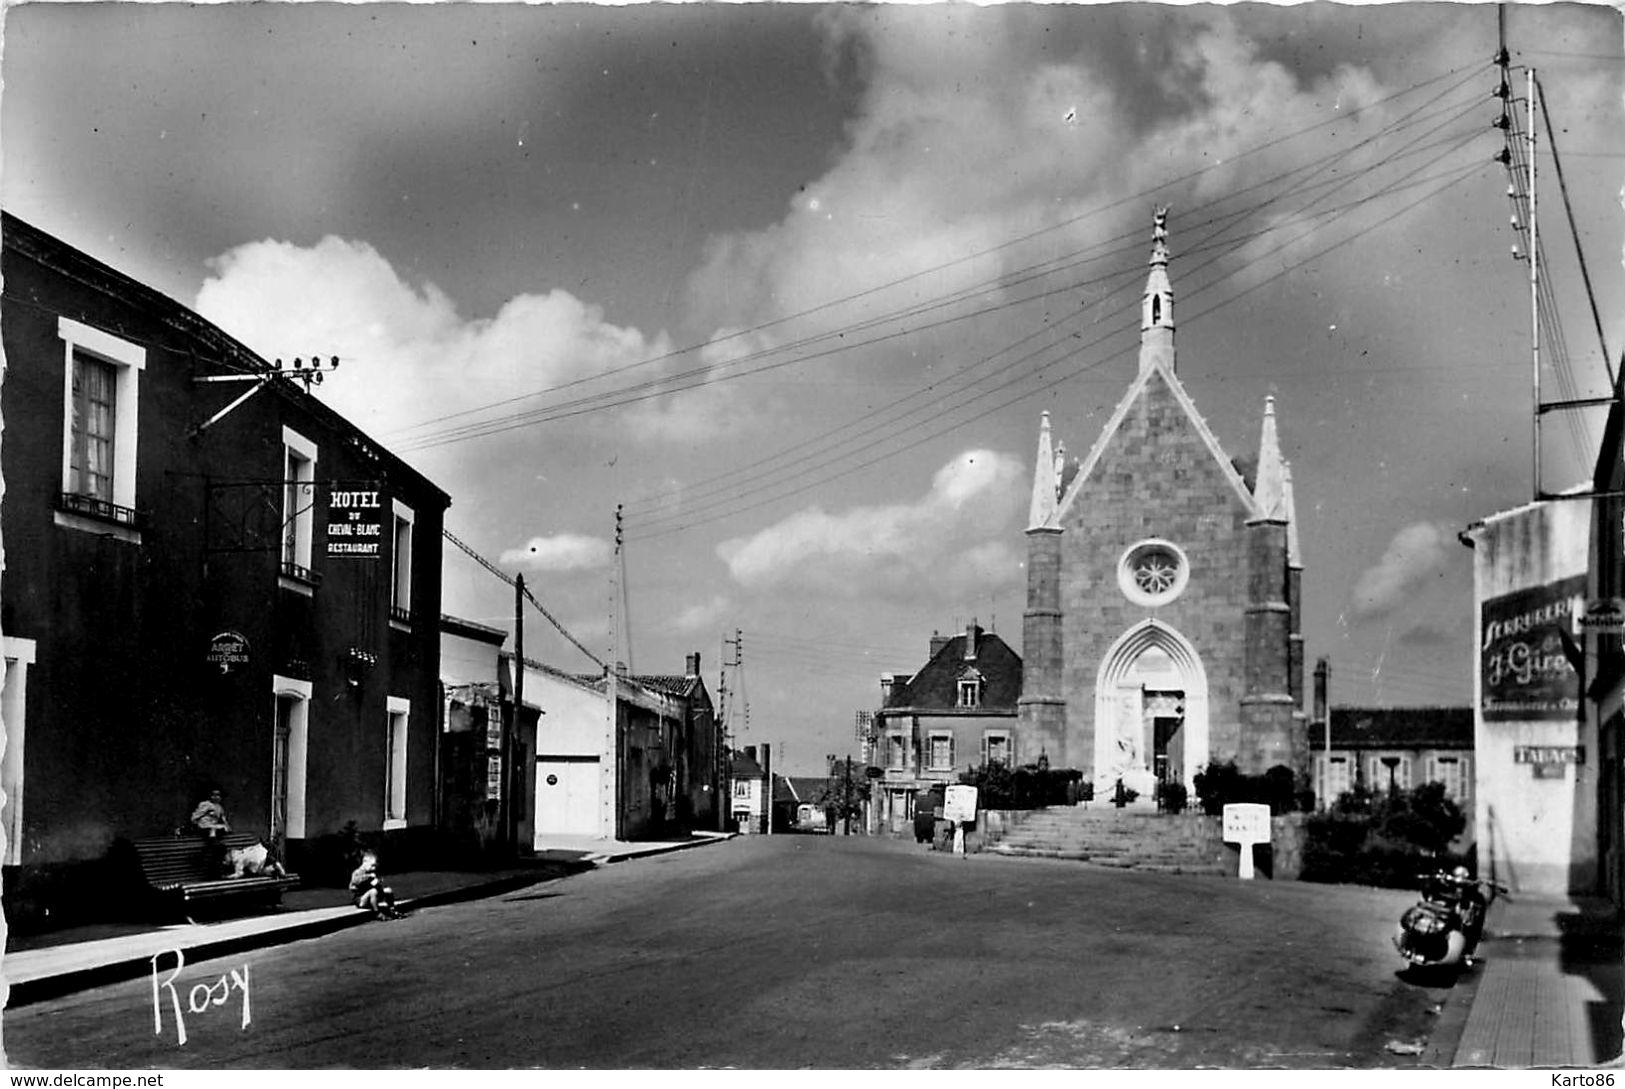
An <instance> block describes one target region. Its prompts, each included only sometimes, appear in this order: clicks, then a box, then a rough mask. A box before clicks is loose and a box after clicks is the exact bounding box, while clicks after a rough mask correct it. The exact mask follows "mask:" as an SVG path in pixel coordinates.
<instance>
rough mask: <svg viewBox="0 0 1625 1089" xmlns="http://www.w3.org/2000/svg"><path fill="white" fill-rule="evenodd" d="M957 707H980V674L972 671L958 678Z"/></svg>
mask: <svg viewBox="0 0 1625 1089" xmlns="http://www.w3.org/2000/svg"><path fill="white" fill-rule="evenodd" d="M959 706H961V707H980V706H982V678H981V675H980V674H978V673H975V672H974V671H973V672H971V673H967V674H966V675H965V676H963V677H961V678H959Z"/></svg>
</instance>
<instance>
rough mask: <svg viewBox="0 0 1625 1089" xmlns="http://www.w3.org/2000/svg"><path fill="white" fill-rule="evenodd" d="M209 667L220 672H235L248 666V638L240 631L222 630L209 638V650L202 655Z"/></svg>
mask: <svg viewBox="0 0 1625 1089" xmlns="http://www.w3.org/2000/svg"><path fill="white" fill-rule="evenodd" d="M203 660H204V661H205V662H206V663H208V665H209V668H211V669H218V670H219V671H220V672H221V673H236V672H237V671H238V670H241V669H245V668H247V666H248V638H247V637H246V636H244V635H243V634H242V633H241V632H235V631H223V632H221V633H220V634H219V635H216V636H215V637H214V638H213V639H210V640H209V651H208V653H207V654H205V655H204V656H203Z"/></svg>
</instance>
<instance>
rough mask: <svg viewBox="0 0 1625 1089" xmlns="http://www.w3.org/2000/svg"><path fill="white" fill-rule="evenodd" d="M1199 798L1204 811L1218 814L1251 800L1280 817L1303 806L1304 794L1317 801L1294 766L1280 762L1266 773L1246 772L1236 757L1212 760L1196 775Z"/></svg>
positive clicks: (1210, 814) (1310, 800) (1311, 800)
mask: <svg viewBox="0 0 1625 1089" xmlns="http://www.w3.org/2000/svg"><path fill="white" fill-rule="evenodd" d="M1195 780H1196V798H1197V801H1198V804H1200V805H1201V807H1202V812H1204V813H1206V814H1207V815H1208V816H1210V817H1217V816H1219V815H1220V814H1221V813H1223V812H1224V807H1225V806H1227V805H1231V804H1235V803H1244V802H1252V803H1256V804H1262V805H1267V806H1269V807H1270V813H1271V814H1272V815H1274V816H1280V815H1281V814H1282V813H1291V812H1293V811H1294V810H1296V809H1298V808H1300V806H1301V803H1302V802H1303V801H1304V798H1305V796H1307V799H1308V801H1309V804H1310V805H1311V806H1313V804H1314V793H1313V791H1309V790H1307V789H1304V788H1302V787H1301V786H1300V784H1299V782H1298V779H1297V776H1296V775H1294V774H1293V771H1292V769H1291V768H1289V767H1287V766H1286V765H1284V764H1277V765H1275V766H1274V767H1273V768H1270V769H1269V770H1268V771H1266V772H1265V773H1264V774H1263V775H1244V774H1243V773H1242V772H1241V771H1240V770H1238V769H1237V767H1236V763H1235V761H1234V760H1227V761H1225V762H1224V763H1223V764H1221V763H1219V762H1218V761H1216V760H1215V761H1212V762H1210V763H1209V764H1208V766H1207V769H1206V770H1205V771H1199V772H1197V773H1196V776H1195Z"/></svg>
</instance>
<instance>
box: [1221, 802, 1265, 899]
mask: <svg viewBox="0 0 1625 1089" xmlns="http://www.w3.org/2000/svg"><path fill="white" fill-rule="evenodd" d="M1224 841H1225V842H1226V843H1239V844H1240V845H1241V871H1240V873H1238V874H1237V875H1236V876H1238V877H1239V878H1241V880H1243V881H1251V880H1252V879H1253V847H1254V845H1256V844H1259V843H1268V842H1270V807H1269V806H1267V805H1260V804H1258V803H1256V802H1236V803H1232V804H1231V805H1227V806H1225V807H1224Z"/></svg>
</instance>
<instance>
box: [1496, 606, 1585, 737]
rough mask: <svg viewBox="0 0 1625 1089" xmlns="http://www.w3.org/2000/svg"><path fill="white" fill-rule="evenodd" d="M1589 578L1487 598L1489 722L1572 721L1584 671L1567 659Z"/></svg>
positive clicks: (1578, 702) (1576, 709)
mask: <svg viewBox="0 0 1625 1089" xmlns="http://www.w3.org/2000/svg"><path fill="white" fill-rule="evenodd" d="M1584 593H1585V576H1584V575H1577V576H1575V577H1573V578H1567V579H1562V580H1560V581H1558V582H1553V583H1548V584H1547V585H1545V586H1536V587H1532V588H1530V589H1528V590H1519V591H1518V592H1516V593H1512V594H1503V595H1502V596H1500V597H1496V598H1491V599H1490V600H1488V601H1486V602H1484V605H1483V608H1482V622H1483V638H1482V642H1481V643H1480V645H1479V648H1478V650H1479V678H1480V682H1481V687H1482V691H1483V705H1482V707H1481V711H1482V712H1483V717H1484V721H1486V722H1527V721H1532V720H1543V719H1553V720H1572V719H1573V718H1574V717H1575V715H1576V714H1577V713H1578V712H1579V708H1580V675H1579V674H1578V673H1577V672H1575V669H1574V663H1573V662H1572V661H1571V660H1570V658H1569V653H1570V649H1569V648H1570V647H1571V646H1573V645H1574V640H1573V635H1572V633H1573V631H1574V626H1575V612H1576V609H1577V607H1578V606H1579V604H1580V603H1581V602H1583V600H1584V597H1583V595H1584Z"/></svg>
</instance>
